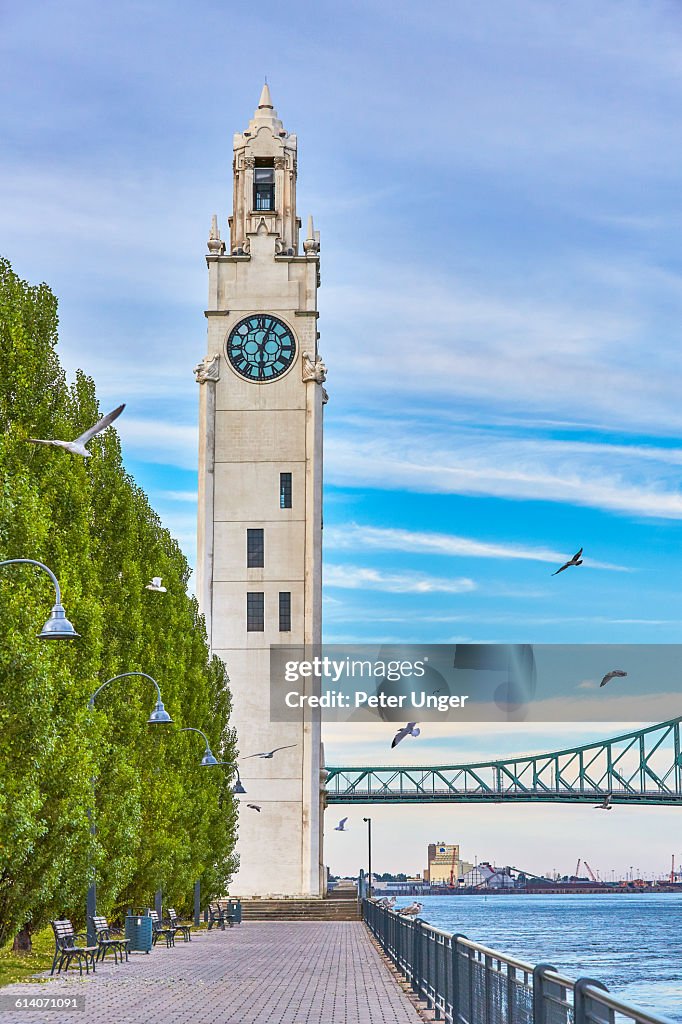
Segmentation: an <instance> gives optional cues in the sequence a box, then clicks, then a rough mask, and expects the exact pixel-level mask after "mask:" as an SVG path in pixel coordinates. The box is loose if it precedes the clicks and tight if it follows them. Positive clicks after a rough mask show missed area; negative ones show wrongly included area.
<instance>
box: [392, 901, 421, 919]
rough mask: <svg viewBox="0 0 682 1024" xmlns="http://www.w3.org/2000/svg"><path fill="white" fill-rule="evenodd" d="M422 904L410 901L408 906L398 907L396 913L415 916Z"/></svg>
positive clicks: (403, 915)
mask: <svg viewBox="0 0 682 1024" xmlns="http://www.w3.org/2000/svg"><path fill="white" fill-rule="evenodd" d="M423 906H424V904H423V903H410V905H409V907H399V908H398V913H399V914H400V915H401V916H402V917H416V916H417V914H418V913H419V911H420V910H421V908H422V907H423Z"/></svg>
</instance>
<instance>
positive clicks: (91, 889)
mask: <svg viewBox="0 0 682 1024" xmlns="http://www.w3.org/2000/svg"><path fill="white" fill-rule="evenodd" d="M131 676H142V677H143V678H144V679H149V680H150V682H152V683H153V684H154V686H155V687H156V704H155V706H154V710H153V711H152V713H151V714H150V716H149V718H148V719H147V725H172V724H173V719H172V718H171V716H170V715H169V714H168V712H167V711H166V709H165V707H164V706H163V701H162V700H161V690H160V689H159V684H158V683H157V681H156V679H154V678H153V676H150V675H147V673H146V672H121V673H120V675H117V676H112V677H111V679H107V681H106V682H104V683H102V685H101V686H98V687H97V689H96V690H95V692H94V693H93V695H92V696H91V697H90V700H89V701H88V708H89V709H90V710H91V711H92V710H93V708H94V707H95V700H96V698H97V696H98V695H99V694H100V693H101V692H102V690H103V689H104V687H105V686H108V685H109V683H114V682H116V680H117V679H128V678H130V677H131ZM94 811H95V780H94V779H93V780H92V808H91V810H90V812H89V815H88V816H89V818H90V835H92V836H94V835H95V833H96V831H97V829H96V827H95V813H94ZM96 914H97V881H96V877H95V869H94V867H93V869H92V877H91V879H90V885H89V886H88V898H87V904H86V910H85V915H86V921H87V930H88V943H89V944H90V945H95V944H96V942H97V932H96V930H95V926H94V924H93V920H92V919H93V917H95V915H96Z"/></svg>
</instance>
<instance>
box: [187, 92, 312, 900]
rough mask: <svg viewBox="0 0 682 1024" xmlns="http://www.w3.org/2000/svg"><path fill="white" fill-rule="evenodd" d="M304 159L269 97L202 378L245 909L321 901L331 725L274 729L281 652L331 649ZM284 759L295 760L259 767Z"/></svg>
mask: <svg viewBox="0 0 682 1024" xmlns="http://www.w3.org/2000/svg"><path fill="white" fill-rule="evenodd" d="M296 158H297V141H296V136H295V135H290V134H289V133H288V132H287V131H285V130H284V127H283V125H282V122H281V121H280V120H279V118H278V116H277V112H276V110H275V109H274V108H273V105H272V100H271V98H270V90H269V89H268V86H267V85H265V86H264V88H263V92H262V94H261V97H260V102H259V104H258V109H257V110H256V112H255V114H254V116H253V118H252V120H251V121H250V122H249V126H248V128H247V130H246V131H244V132H243V133H242V134H238V135H235V137H234V200H233V214H232V216H231V217H230V218H229V225H230V243H229V248H227V249H226V246H225V242H223V241H222V240H221V238H220V232H219V230H218V223H217V218H216V217H214V218H213V223H212V226H211V234H210V238H209V240H208V255H207V257H206V262H207V264H208V309H207V311H206V317H207V319H208V353H207V355H206V356H205V358H204V360H203V361H202V362H201V363H200V364H199V366H197V367H196V370H195V374H196V377H197V381H198V382H199V386H200V389H201V399H200V429H199V531H198V552H197V554H198V558H197V587H198V594H197V596H198V598H199V602H200V606H201V609H202V611H203V613H204V615H205V617H206V625H207V629H208V636H209V643H210V646H211V649H212V651H213V653H215V654H217V655H218V657H220V658H221V659H222V660H223V661H224V662H225V665H226V666H227V671H228V674H229V677H230V686H231V690H232V695H233V723H234V725H235V727H236V729H237V738H238V747H239V756H240V758H247V759H246V760H240V765H239V768H240V774H241V779H242V783H243V785H244V787H245V789H246V793H247V795H246V796H243V797H241V802H240V813H239V839H238V845H237V850H238V853H239V856H240V868H239V873H238V874H237V876H236V878H235V880H234V882H233V885H232V887H231V891H232V892H233V893H234V894H235V895H241V896H265V895H278V894H283V895H313V896H317V895H322V887H321V879H322V868H321V863H322V836H321V805H320V772H321V767H322V749H321V742H320V725H319V721H313V722H312V723H311V722H304V721H303V720H301V721H299V722H293V723H285V724H282V723H274V724H273V723H272V722H271V721H270V716H269V686H270V680H269V670H270V663H269V658H270V654H269V649H270V645H271V644H310V645H315V644H319V642H320V640H321V590H322V557H321V540H322V406H323V404H324V402H325V401H326V392H325V390H324V388H323V386H322V384H323V382H324V379H325V367H324V364H323V363H322V360H321V359H320V357H319V355H318V348H317V339H318V335H317V316H318V313H317V288H318V285H319V279H320V278H319V250H320V243H319V234H318V233H317V232H316V231H315V230H314V229H313V222H312V218H310V219H309V220H308V231H307V237H306V238H305V240H304V241H303V246H302V248H303V251H302V252H300V251H299V229H300V227H301V221H300V220H299V218H298V216H297V213H296ZM197 724H200V723H197ZM275 747H284V748H285V749H282V750H280V751H278V752H277V753H276V754H275V755H274V757H272V758H270V759H263V758H259V757H248V755H250V754H255V753H257V752H260V751H268V750H272V749H273V748H275ZM247 802H248V803H254V804H257V805H258V806H259V807H260V808H261V811H260V813H259V812H258V811H255V810H250V809H248V808H247V807H246V804H247Z"/></svg>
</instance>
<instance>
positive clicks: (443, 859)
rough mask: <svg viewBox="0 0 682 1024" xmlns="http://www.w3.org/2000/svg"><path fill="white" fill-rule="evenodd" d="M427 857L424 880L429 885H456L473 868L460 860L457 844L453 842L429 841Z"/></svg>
mask: <svg viewBox="0 0 682 1024" xmlns="http://www.w3.org/2000/svg"><path fill="white" fill-rule="evenodd" d="M427 858H428V864H427V866H426V870H425V871H424V881H425V882H429V883H430V884H431V885H458V884H459V881H460V879H461V878H462V877H463V876H464V875H465V874H466V873H467V871H470V870H471V868H473V864H470V863H469V862H468V861H465V860H460V856H459V845H458V844H454V843H445V842H441V843H429V846H428V854H427Z"/></svg>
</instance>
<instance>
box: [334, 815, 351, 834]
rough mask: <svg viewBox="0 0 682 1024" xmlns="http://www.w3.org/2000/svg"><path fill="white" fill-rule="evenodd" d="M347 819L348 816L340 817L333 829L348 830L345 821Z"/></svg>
mask: <svg viewBox="0 0 682 1024" xmlns="http://www.w3.org/2000/svg"><path fill="white" fill-rule="evenodd" d="M347 821H348V818H341V821H340V822H339V823H338V825H336V826H335V827H334V831H335V832H347V831H348V829H347V828H346V822H347Z"/></svg>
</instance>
